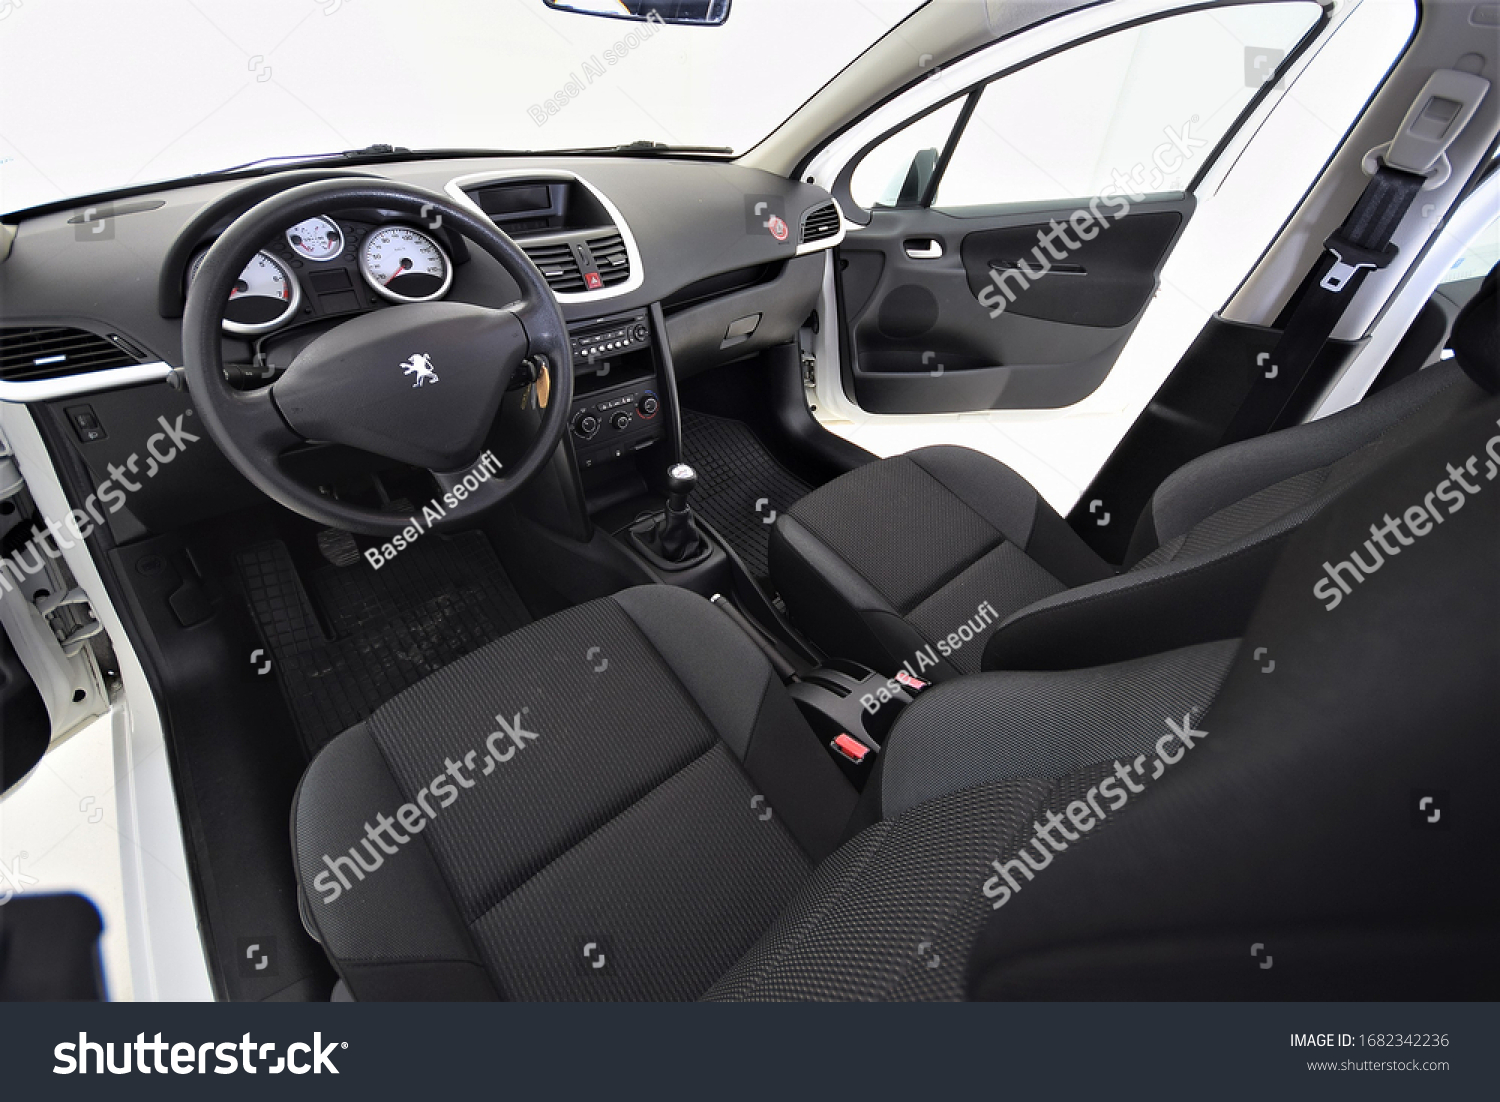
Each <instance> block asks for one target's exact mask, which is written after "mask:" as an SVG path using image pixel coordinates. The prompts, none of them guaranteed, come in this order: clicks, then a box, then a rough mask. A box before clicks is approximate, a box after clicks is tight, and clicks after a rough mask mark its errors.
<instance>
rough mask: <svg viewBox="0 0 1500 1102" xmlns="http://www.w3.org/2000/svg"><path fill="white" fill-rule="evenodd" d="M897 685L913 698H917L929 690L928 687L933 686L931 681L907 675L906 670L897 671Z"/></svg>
mask: <svg viewBox="0 0 1500 1102" xmlns="http://www.w3.org/2000/svg"><path fill="white" fill-rule="evenodd" d="M896 683H897V684H899V685H900V686H901V687H902V688H904V689H905V690H906V691H907V692H908V693H910V694H911V695H912V696H916V695H917V694H918V693H920V692H921V691H922V690H923V689H925V688H927V686H928V685H930V684H932V683H931V682H930V681H923V680H922V679H921V678H920V677H917V676H916V675H915V674H910V673H907V672H906V671H905V670H897V671H896Z"/></svg>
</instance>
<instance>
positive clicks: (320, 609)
mask: <svg viewBox="0 0 1500 1102" xmlns="http://www.w3.org/2000/svg"><path fill="white" fill-rule="evenodd" d="M238 558H239V569H240V576H241V578H242V579H243V580H244V583H245V588H246V591H247V594H248V596H249V599H250V608H251V611H252V613H253V614H254V616H255V621H256V624H257V625H258V626H259V628H260V632H261V635H262V637H263V638H264V640H265V642H266V645H267V646H268V647H269V648H270V651H271V657H272V658H273V659H274V664H275V669H276V676H277V677H278V679H279V680H280V683H281V687H282V691H283V692H284V693H285V695H286V699H287V703H288V705H290V707H291V710H292V715H293V718H294V719H295V720H296V723H297V727H298V730H299V732H300V733H301V735H302V741H303V744H304V745H305V746H306V748H307V750H308V753H309V754H312V753H315V752H316V751H317V750H318V748H319V747H321V746H322V745H323V744H324V743H325V742H327V741H328V740H329V739H331V738H332V737H333V736H334V735H337V734H338V733H339V732H341V731H344V730H346V729H348V728H349V727H352V726H353V725H354V724H356V723H358V722H359V721H360V720H362V719H364V718H366V717H367V716H369V715H370V714H371V713H372V712H374V711H375V709H377V708H378V707H380V706H381V705H382V704H384V703H385V702H386V701H387V700H389V699H390V698H391V697H393V696H395V695H396V694H397V693H399V692H400V691H401V690H403V689H405V688H408V687H410V686H411V685H414V684H416V683H417V682H418V681H420V680H421V679H422V678H424V677H426V676H427V675H428V674H430V673H432V672H433V671H435V670H438V669H441V668H442V667H444V666H446V665H448V664H449V663H451V662H453V661H455V660H457V659H459V658H462V657H463V656H464V655H466V654H469V653H470V652H472V651H475V650H477V649H479V648H480V647H482V646H484V645H485V644H486V643H489V642H491V641H492V640H495V639H498V638H499V637H500V636H502V635H505V634H507V633H508V632H511V631H514V630H516V629H517V628H519V627H523V626H524V625H526V624H527V623H529V622H530V620H531V617H530V616H529V615H528V614H527V612H526V606H525V605H524V604H522V602H521V598H520V596H519V595H518V594H517V593H516V590H515V587H514V586H512V585H511V583H510V579H509V578H507V577H506V576H505V571H504V569H503V568H502V567H501V565H500V560H499V559H498V558H496V556H495V552H494V549H493V548H491V547H490V544H489V541H488V540H486V539H485V537H484V536H483V535H481V534H480V533H478V532H464V533H461V534H459V535H457V536H454V537H449V538H445V537H442V536H437V535H428V536H425V537H423V538H422V539H421V540H420V541H419V542H417V543H415V544H412V545H411V546H409V547H407V548H406V550H404V551H402V552H401V553H400V554H399V555H397V556H396V557H395V559H393V560H391V561H390V562H388V563H386V564H385V565H384V566H383V567H381V569H379V570H374V569H372V568H371V567H370V566H369V565H368V564H366V563H364V562H363V561H361V562H360V563H357V564H355V565H353V566H346V567H337V566H324V567H320V568H318V569H316V570H313V571H312V572H311V573H310V574H309V575H308V576H307V579H306V583H307V584H306V588H304V585H303V577H302V575H301V574H299V572H298V571H297V569H296V567H295V565H294V564H293V561H292V556H291V554H290V552H289V551H288V550H287V547H286V544H284V543H282V542H281V541H280V540H275V541H272V542H270V543H263V544H259V545H258V546H255V547H252V548H250V549H248V550H246V551H243V552H241V553H240V555H239V557H238ZM319 613H321V614H322V623H320V621H319ZM323 623H326V624H327V626H328V634H325V633H324V629H323V626H322V624H323ZM330 636H331V637H330Z"/></svg>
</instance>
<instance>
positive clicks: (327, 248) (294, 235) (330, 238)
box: [286, 218, 344, 264]
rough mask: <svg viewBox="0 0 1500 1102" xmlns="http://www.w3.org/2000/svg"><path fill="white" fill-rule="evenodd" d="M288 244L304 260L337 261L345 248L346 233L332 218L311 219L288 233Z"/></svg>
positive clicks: (300, 223) (298, 224) (299, 223)
mask: <svg viewBox="0 0 1500 1102" xmlns="http://www.w3.org/2000/svg"><path fill="white" fill-rule="evenodd" d="M286 243H287V244H288V245H290V246H291V247H292V250H293V251H294V252H295V253H296V254H297V255H298V256H300V257H302V258H303V259H304V260H315V261H317V262H318V263H320V264H321V263H322V262H323V261H325V260H337V259H338V256H339V253H340V252H342V251H343V248H344V231H343V230H341V229H339V225H338V223H337V222H335V221H334V220H333V219H332V218H309V219H308V220H307V221H305V222H298V223H297V224H296V225H295V226H293V227H292V228H291V229H289V230H287V231H286Z"/></svg>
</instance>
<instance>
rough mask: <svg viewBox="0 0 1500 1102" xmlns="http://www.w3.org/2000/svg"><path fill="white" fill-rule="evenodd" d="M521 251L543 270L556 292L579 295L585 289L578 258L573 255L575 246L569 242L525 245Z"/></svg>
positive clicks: (544, 275)
mask: <svg viewBox="0 0 1500 1102" xmlns="http://www.w3.org/2000/svg"><path fill="white" fill-rule="evenodd" d="M521 251H522V252H524V253H525V254H526V255H527V256H529V257H531V262H532V263H533V264H535V265H536V266H537V267H538V268H540V269H541V271H542V275H543V277H545V278H546V280H547V283H548V285H549V286H550V287H551V288H552V289H553V290H554V291H557V292H559V293H563V294H578V293H579V292H580V291H583V290H584V289H585V288H584V283H583V272H581V271H580V270H579V268H578V258H577V257H576V256H574V255H573V246H572V245H570V244H569V243H568V242H566V241H557V242H553V243H549V244H542V243H540V242H538V243H536V244H531V245H526V244H523V245H522V246H521Z"/></svg>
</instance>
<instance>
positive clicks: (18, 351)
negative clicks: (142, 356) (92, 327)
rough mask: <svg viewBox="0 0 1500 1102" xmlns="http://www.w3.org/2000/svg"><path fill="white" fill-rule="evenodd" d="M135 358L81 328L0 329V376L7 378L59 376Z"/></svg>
mask: <svg viewBox="0 0 1500 1102" xmlns="http://www.w3.org/2000/svg"><path fill="white" fill-rule="evenodd" d="M136 362H137V361H136V359H135V358H134V357H133V356H131V355H129V354H128V353H126V352H125V351H124V350H123V349H121V348H119V347H117V346H116V345H115V344H113V343H112V342H111V341H109V340H108V339H107V338H105V337H101V336H99V335H98V334H97V333H89V332H85V331H84V330H82V329H65V328H61V327H55V328H54V327H46V328H30V329H0V379H3V380H6V381H8V382H26V381H30V380H35V379H61V378H64V377H66V376H69V375H78V374H81V373H83V372H86V371H103V370H105V369H107V368H111V367H129V366H131V365H133V364H135V363H136Z"/></svg>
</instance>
